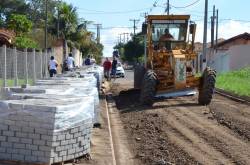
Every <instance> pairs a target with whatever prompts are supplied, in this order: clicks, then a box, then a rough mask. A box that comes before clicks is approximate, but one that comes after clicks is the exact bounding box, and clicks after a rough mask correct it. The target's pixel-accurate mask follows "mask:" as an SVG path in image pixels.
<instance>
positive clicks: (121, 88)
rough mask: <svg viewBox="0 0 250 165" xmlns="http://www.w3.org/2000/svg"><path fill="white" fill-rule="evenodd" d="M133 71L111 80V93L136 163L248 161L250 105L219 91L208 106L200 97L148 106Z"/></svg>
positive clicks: (248, 162)
mask: <svg viewBox="0 0 250 165" xmlns="http://www.w3.org/2000/svg"><path fill="white" fill-rule="evenodd" d="M132 75H133V72H127V78H125V79H117V80H116V81H115V82H113V83H112V85H111V91H112V93H113V99H114V100H115V103H116V109H115V110H116V111H118V112H119V118H120V120H121V121H122V127H123V128H124V129H125V132H126V136H127V141H129V145H128V146H129V150H130V152H131V154H132V155H133V156H132V157H133V159H134V160H138V162H137V164H148V165H152V164H168V163H169V164H170V163H174V164H250V142H249V139H250V108H249V105H244V104H241V103H237V102H235V101H232V100H229V99H227V98H224V97H222V96H219V95H215V97H214V99H213V101H212V103H211V105H210V106H208V107H205V106H199V105H198V104H197V98H196V96H191V97H179V98H173V99H165V100H157V101H156V103H155V104H154V105H153V107H144V106H141V105H140V104H139V101H138V99H139V91H138V90H133V89H132V87H133V81H131V80H132V78H133V76H132ZM120 159H121V158H120ZM118 160H119V158H118ZM120 164H122V163H120Z"/></svg>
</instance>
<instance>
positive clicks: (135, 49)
mask: <svg viewBox="0 0 250 165" xmlns="http://www.w3.org/2000/svg"><path fill="white" fill-rule="evenodd" d="M114 49H118V50H119V53H120V55H121V58H122V60H123V61H128V62H142V59H143V55H144V41H143V37H142V36H141V34H140V33H138V34H136V36H135V37H134V39H133V40H130V41H129V42H127V43H126V44H123V43H119V44H117V45H116V46H115V47H114Z"/></svg>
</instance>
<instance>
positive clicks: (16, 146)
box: [13, 143, 25, 149]
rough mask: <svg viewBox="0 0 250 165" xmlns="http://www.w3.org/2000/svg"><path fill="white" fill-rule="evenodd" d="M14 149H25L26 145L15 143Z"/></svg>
mask: <svg viewBox="0 0 250 165" xmlns="http://www.w3.org/2000/svg"><path fill="white" fill-rule="evenodd" d="M13 148H18V149H25V144H22V143H14V145H13Z"/></svg>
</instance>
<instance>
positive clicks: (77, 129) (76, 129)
mask: <svg viewBox="0 0 250 165" xmlns="http://www.w3.org/2000/svg"><path fill="white" fill-rule="evenodd" d="M78 131H79V128H78V127H76V128H72V129H71V130H70V133H76V132H78Z"/></svg>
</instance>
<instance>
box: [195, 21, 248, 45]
mask: <svg viewBox="0 0 250 165" xmlns="http://www.w3.org/2000/svg"><path fill="white" fill-rule="evenodd" d="M203 27H204V26H203V23H201V22H199V23H197V31H196V41H198V42H203ZM207 32H208V33H207V41H208V42H210V40H211V30H210V25H209V26H208V31H207ZM245 32H248V33H250V23H244V22H239V21H233V20H231V21H227V22H225V23H223V22H222V23H220V24H219V29H218V38H224V39H229V38H231V37H234V36H236V35H239V34H242V33H245Z"/></svg>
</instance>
